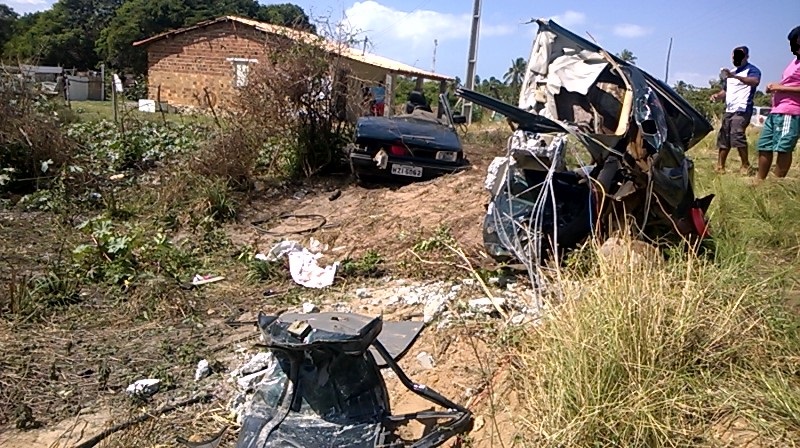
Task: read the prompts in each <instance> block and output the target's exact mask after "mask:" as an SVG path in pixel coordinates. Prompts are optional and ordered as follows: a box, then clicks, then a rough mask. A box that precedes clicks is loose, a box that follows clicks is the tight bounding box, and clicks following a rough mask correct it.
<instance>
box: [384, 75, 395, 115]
mask: <svg viewBox="0 0 800 448" xmlns="http://www.w3.org/2000/svg"><path fill="white" fill-rule="evenodd" d="M384 87H386V98H385V99H384V100H383V101H384V106H383V110H384V112H383V115H384V116H386V117H391V116H392V115H394V73H387V74H386V82H385V83H384Z"/></svg>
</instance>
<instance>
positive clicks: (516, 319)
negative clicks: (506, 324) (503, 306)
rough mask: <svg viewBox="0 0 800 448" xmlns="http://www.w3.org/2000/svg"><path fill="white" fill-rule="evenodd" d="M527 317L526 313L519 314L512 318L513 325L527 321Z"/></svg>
mask: <svg viewBox="0 0 800 448" xmlns="http://www.w3.org/2000/svg"><path fill="white" fill-rule="evenodd" d="M526 317H527V316H525V315H524V314H517V315H515V316H514V317H512V318H511V323H512V324H513V325H521V324H522V323H523V322H525V318H526Z"/></svg>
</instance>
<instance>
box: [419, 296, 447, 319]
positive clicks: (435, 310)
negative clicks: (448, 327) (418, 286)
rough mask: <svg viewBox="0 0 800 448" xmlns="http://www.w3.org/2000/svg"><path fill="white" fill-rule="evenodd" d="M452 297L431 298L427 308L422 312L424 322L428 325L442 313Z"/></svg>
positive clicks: (427, 302)
mask: <svg viewBox="0 0 800 448" xmlns="http://www.w3.org/2000/svg"><path fill="white" fill-rule="evenodd" d="M449 299H450V296H445V295H438V296H433V297H430V298H429V299H428V300H427V301H426V302H425V308H424V309H423V310H422V316H423V317H422V320H423V321H424V322H425V323H426V324H427V323H428V322H430V321H432V320H433V319H434V318H435V317H436V316H438V315H439V313H441V312H442V310H443V309H444V307H445V305H446V304H447V302H448V300H449Z"/></svg>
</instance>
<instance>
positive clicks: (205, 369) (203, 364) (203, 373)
mask: <svg viewBox="0 0 800 448" xmlns="http://www.w3.org/2000/svg"><path fill="white" fill-rule="evenodd" d="M208 375H211V366H209V365H208V360H205V359H201V360H200V362H198V363H197V370H195V371H194V380H195V381H200V380H202V379H203V378H205V377H207V376H208Z"/></svg>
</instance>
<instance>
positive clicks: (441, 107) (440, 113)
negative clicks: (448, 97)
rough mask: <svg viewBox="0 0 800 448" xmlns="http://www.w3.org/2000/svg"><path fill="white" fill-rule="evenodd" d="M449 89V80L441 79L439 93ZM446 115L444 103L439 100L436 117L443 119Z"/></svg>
mask: <svg viewBox="0 0 800 448" xmlns="http://www.w3.org/2000/svg"><path fill="white" fill-rule="evenodd" d="M446 91H447V81H445V80H444V79H442V80H441V81H439V95H441V94H442V93H444V92H446ZM443 115H444V104H442V103H441V102H439V107H437V108H436V117H437V118H439V119H441V118H442V116H443Z"/></svg>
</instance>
